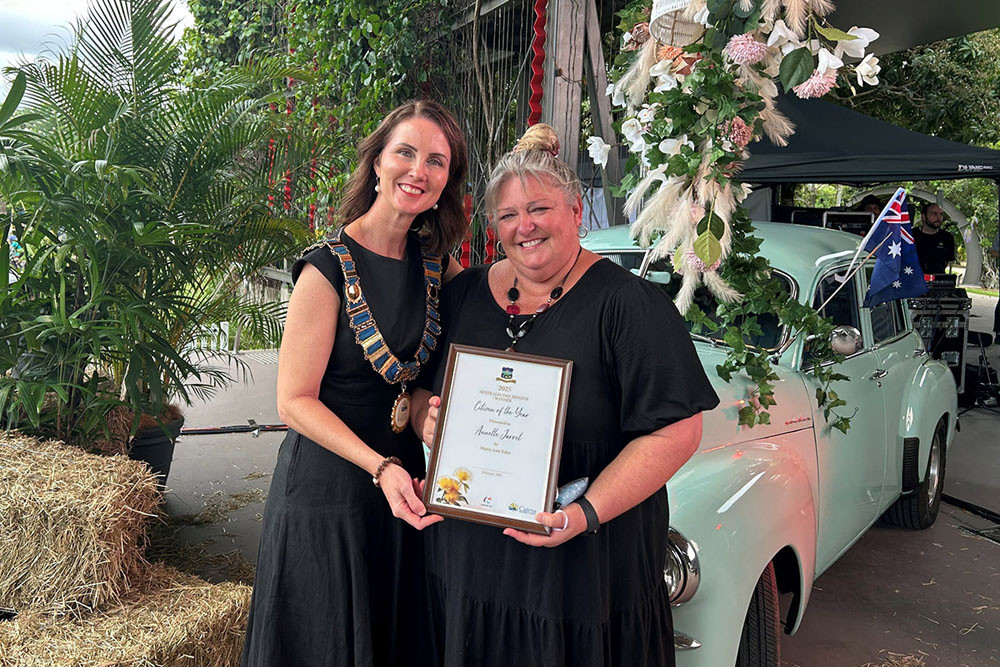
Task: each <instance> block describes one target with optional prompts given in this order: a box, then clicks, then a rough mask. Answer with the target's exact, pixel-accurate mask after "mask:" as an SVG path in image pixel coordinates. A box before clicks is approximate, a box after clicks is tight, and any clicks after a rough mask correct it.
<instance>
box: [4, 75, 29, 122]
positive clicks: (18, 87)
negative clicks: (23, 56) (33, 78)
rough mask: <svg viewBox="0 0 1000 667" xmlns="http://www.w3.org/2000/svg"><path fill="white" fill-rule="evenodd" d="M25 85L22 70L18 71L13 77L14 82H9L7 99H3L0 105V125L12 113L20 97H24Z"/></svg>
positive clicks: (25, 81) (19, 101)
mask: <svg viewBox="0 0 1000 667" xmlns="http://www.w3.org/2000/svg"><path fill="white" fill-rule="evenodd" d="M26 86H27V79H26V78H25V76H24V72H18V73H17V76H16V77H14V83H13V84H11V87H10V90H9V91H7V99H5V100H4V102H3V106H0V125H3V124H4V123H6V122H7V120H8V119H9V118H10V117H11V116H13V115H14V111H15V110H16V109H17V105H18V104H20V103H21V98H22V97H24V89H25V87H26Z"/></svg>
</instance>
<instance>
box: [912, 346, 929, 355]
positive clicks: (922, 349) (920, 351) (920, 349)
mask: <svg viewBox="0 0 1000 667" xmlns="http://www.w3.org/2000/svg"><path fill="white" fill-rule="evenodd" d="M913 356H914V357H926V356H927V348H925V347H918V348H917V349H915V350H914V351H913Z"/></svg>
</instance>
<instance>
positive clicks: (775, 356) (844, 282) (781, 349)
mask: <svg viewBox="0 0 1000 667" xmlns="http://www.w3.org/2000/svg"><path fill="white" fill-rule="evenodd" d="M890 238H892V232H890V233H889V234H887V235H886V237H885V238H884V239H882V242H881V243H879V244H878V245H877V246H875V247H874V248H872V251H871V252H870V253H868V256H867V257H865V258H864V259H863V260H861V262H859V263H858V265H857V266H856V267H854V270H853V271H851V269H850V268H848V271H850V273H849V274H848V275H847V276H846V277H845V278H844V279H843V280H840V278H839V277H838V278H837V282H839V283H840V284H839V285H837V289H835V290H833V293H832V294H831V295H830V296H828V297H827V298H826V301H824V302H823V303H821V304H820V306H819V308H817V309H816V310H817V311H822V310H823V309H824V308H826V306H827V304H829V303H830V301H832V300H833V297H835V296H837V294H838V293H839V292H840V290H842V289H844V286H845V285H847V284H848V283H849V282H850V281H851V278H853V277H854V276H855V274H856V273H857V272H858V271H860V270H861V269H862V267H864V265H865V262H867V261H868V260H869V259H871V258H872V255H874V254H875V253H877V252H878V251H879V248H881V247H882V246H884V245H885V242H886V241H888V240H889V239H890ZM859 247H860V246H859ZM856 258H857V257H855V259H856ZM851 265H852V266H853V265H854V260H853V259H852V260H851ZM800 333H802V331H801V330H800V331H797V332H795V333H794V334H792V335H791V336H789V337H788V340H786V341H785V343H784V344H783V345H782V346H781V347H779V348H778V350H777V351H776V352H775V353H774V354H773V355H771V359H772V360H773V361H777V360H778V358H780V357H781V355H783V354H784V353H785V350H787V349H788V348H789V347H790V346H791V344H792V343H794V342H795V339H796V338H798V336H799V334H800Z"/></svg>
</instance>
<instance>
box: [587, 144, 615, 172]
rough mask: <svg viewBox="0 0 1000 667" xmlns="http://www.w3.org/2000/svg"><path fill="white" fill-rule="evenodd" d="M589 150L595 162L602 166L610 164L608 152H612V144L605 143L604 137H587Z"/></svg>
mask: <svg viewBox="0 0 1000 667" xmlns="http://www.w3.org/2000/svg"><path fill="white" fill-rule="evenodd" d="M587 151H588V152H589V153H590V159H591V160H593V161H594V164H599V165H601V166H602V167H607V166H608V153H610V152H611V146H609V145H608V144H606V143H604V139H602V138H601V137H589V138H588V139H587Z"/></svg>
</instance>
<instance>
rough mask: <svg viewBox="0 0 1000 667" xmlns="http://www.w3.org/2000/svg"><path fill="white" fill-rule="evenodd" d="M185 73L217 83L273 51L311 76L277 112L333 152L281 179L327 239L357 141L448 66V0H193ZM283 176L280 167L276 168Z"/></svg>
mask: <svg viewBox="0 0 1000 667" xmlns="http://www.w3.org/2000/svg"><path fill="white" fill-rule="evenodd" d="M188 4H189V6H190V8H191V13H192V14H193V15H194V18H195V27H194V28H191V29H189V30H187V31H186V33H185V36H184V45H185V49H186V51H185V54H186V55H185V65H184V70H185V76H186V78H187V80H189V81H193V82H196V81H202V82H204V81H210V80H212V79H213V78H214V77H215V76H217V73H218V72H222V71H226V70H227V68H229V67H231V66H232V65H234V64H242V63H243V62H245V61H247V60H248V59H250V58H252V57H254V55H255V54H260V53H270V54H273V55H274V56H276V57H279V56H280V57H281V58H283V59H285V60H286V61H287V62H288V63H290V64H291V65H292V66H294V67H298V68H300V69H301V70H303V71H306V72H309V73H310V74H311V76H310V77H309V80H308V81H303V80H301V79H300V78H296V77H292V78H289V79H287V80H286V81H283V82H280V84H279V85H280V86H281V87H282V88H284V89H285V93H286V98H285V99H284V100H282V101H281V103H280V105H278V106H276V107H275V109H276V110H277V111H279V112H282V113H284V114H285V116H286V118H287V122H288V125H289V126H290V127H297V128H304V129H305V130H306V131H309V132H311V133H312V141H313V144H314V146H315V147H316V150H317V151H318V152H321V153H325V154H328V155H331V156H333V157H334V160H333V162H332V163H331V164H330V165H329V167H328V168H321V167H320V166H319V165H318V164H312V165H311V168H310V169H309V171H308V172H307V173H305V174H303V176H304V178H302V179H293V178H287V175H285V177H284V178H281V179H280V181H277V180H276V182H275V184H274V186H275V188H276V189H278V190H280V191H281V196H282V197H283V198H284V203H285V204H286V205H287V206H288V207H289V209H290V210H298V211H302V212H304V213H305V214H306V215H307V217H308V219H309V221H310V223H311V224H313V225H314V226H316V227H317V228H318V232H319V234H320V235H322V234H324V233H325V230H326V228H327V227H328V226H329V225H330V224H332V218H333V216H334V215H335V209H336V205H337V201H338V195H339V192H340V190H341V188H340V186H341V185H342V184H343V182H344V180H345V179H346V177H347V174H348V172H349V168H350V165H351V164H353V161H354V149H355V145H356V144H357V142H358V141H359V140H360V139H361V138H362V137H364V136H365V135H367V134H368V133H370V132H371V131H372V130H373V129H374V128H375V125H376V124H377V123H378V122H379V121H380V120H381V119H382V117H383V116H384V115H385V113H386V111H387V110H388V109H391V108H393V107H394V106H396V105H398V104H399V103H401V102H404V101H405V100H407V99H410V98H412V97H421V96H423V95H422V94H421V93H423V94H426V93H428V92H430V91H429V89H428V86H429V85H430V84H429V78H430V73H431V71H432V69H433V68H435V67H437V68H440V67H442V66H443V59H441V58H440V57H439V52H440V51H439V49H438V48H436V46H435V45H436V44H437V43H438V42H437V40H438V39H439V38H440V37H442V36H443V35H446V34H447V31H446V30H443V29H442V25H444V24H445V22H444V21H442V16H443V12H445V7H447V4H448V2H447V0H417V1H415V2H414V1H413V0H300V1H298V2H294V3H290V2H287V1H286V0H253V1H250V0H191V1H190V2H189V3H188ZM276 173H278V174H280V172H276Z"/></svg>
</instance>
